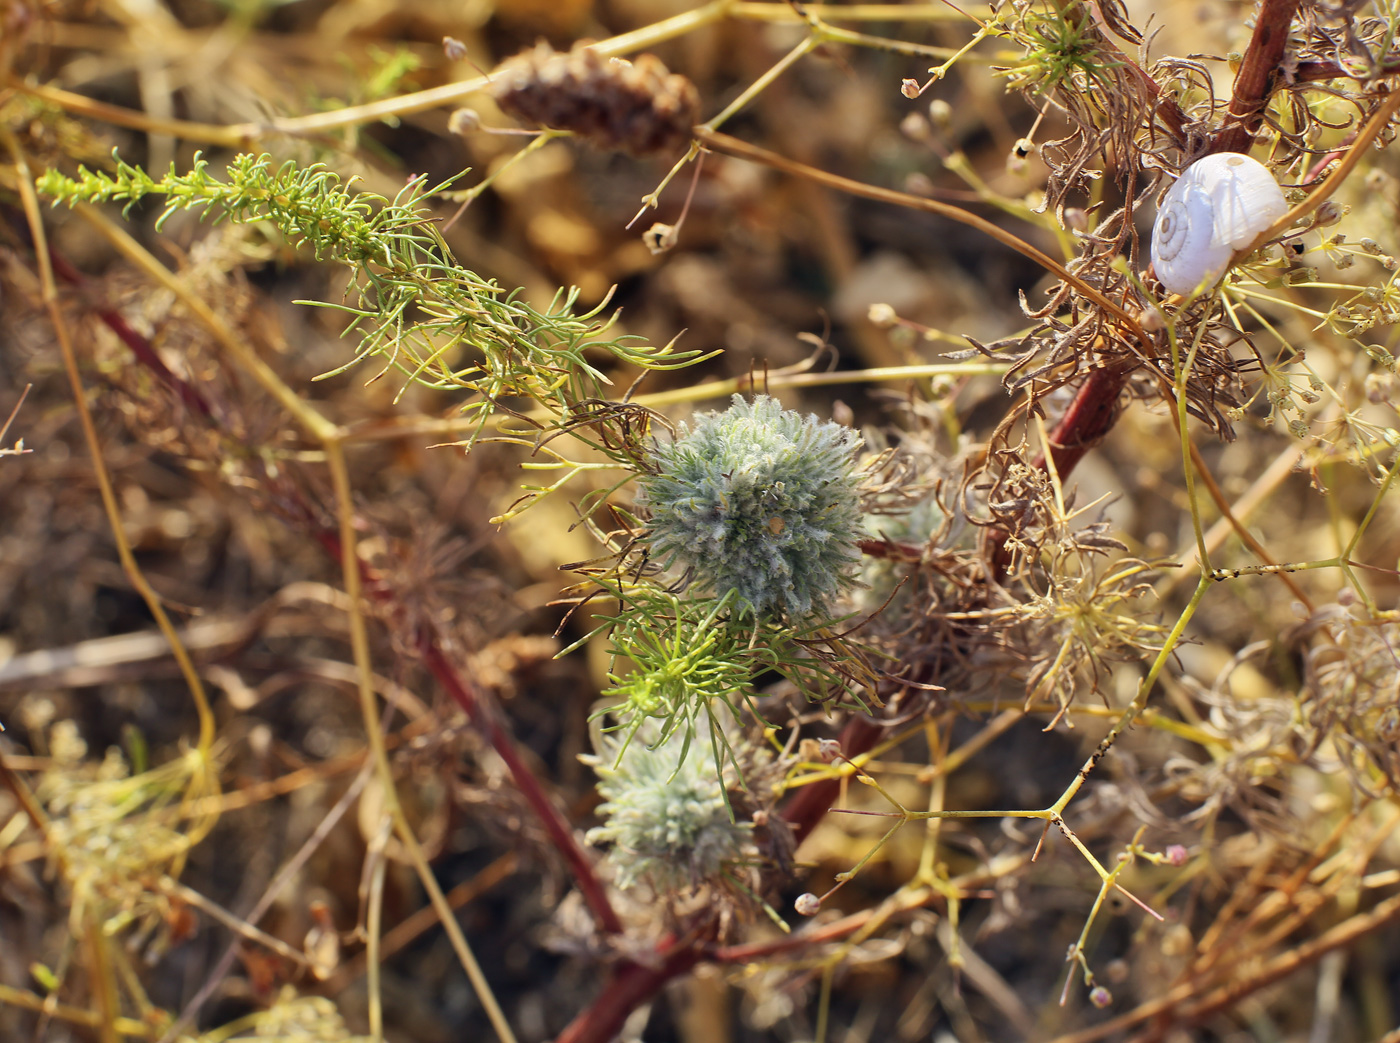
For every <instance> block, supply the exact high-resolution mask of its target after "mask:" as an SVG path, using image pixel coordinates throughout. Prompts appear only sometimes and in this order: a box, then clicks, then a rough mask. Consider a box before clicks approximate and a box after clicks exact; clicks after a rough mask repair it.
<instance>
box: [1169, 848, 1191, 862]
mask: <svg viewBox="0 0 1400 1043" xmlns="http://www.w3.org/2000/svg"><path fill="white" fill-rule="evenodd" d="M1190 857H1191V856H1190V854H1189V853H1188V852H1187V850H1186V848H1185V847H1183V846H1182V845H1181V844H1172V845H1171V846H1170V847H1168V848H1167V865H1170V866H1184V865H1185V864H1186V862H1187V860H1188V859H1190Z"/></svg>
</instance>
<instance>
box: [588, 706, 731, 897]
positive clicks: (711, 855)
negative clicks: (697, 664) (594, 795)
mask: <svg viewBox="0 0 1400 1043" xmlns="http://www.w3.org/2000/svg"><path fill="white" fill-rule="evenodd" d="M711 726H712V727H718V725H714V724H712V725H711ZM660 735H661V729H660V728H658V727H656V726H655V725H654V724H649V725H648V726H647V727H646V728H643V729H642V730H641V732H640V733H639V734H637V735H635V736H632V737H631V739H630V741H627V740H623V741H627V745H626V748H625V749H624V750H623V751H622V755H621V757H620V758H619V757H618V756H617V753H616V746H617V745H620V743H619V741H618V740H617V739H615V738H611V737H609V738H606V739H604V740H603V741H602V742H601V743H600V749H599V750H598V755H597V756H592V757H586V758H584V759H585V760H588V761H591V762H592V763H593V765H594V770H595V771H596V772H597V773H598V779H599V782H598V790H599V792H600V793H602V794H603V796H604V797H606V798H607V801H606V802H605V803H603V804H601V805H599V807H598V814H599V815H600V816H601V817H602V818H603V820H604V823H603V825H601V826H597V827H595V828H594V829H590V830H589V831H588V842H589V843H590V844H603V843H610V844H612V845H613V847H612V850H611V851H610V852H609V854H608V860H609V861H610V862H611V863H612V864H613V865H614V866H615V867H616V869H617V877H616V883H617V886H618V887H621V888H624V889H625V888H629V887H632V886H634V885H635V884H636V883H637V882H638V881H639V880H641V879H646V880H648V881H649V882H650V883H651V884H652V885H653V886H654V887H656V888H657V889H658V890H665V889H669V888H674V887H681V886H685V885H687V884H691V883H695V882H698V881H700V880H703V879H706V878H709V877H713V876H714V875H715V874H717V873H718V872H719V871H720V869H721V868H722V866H723V863H724V862H726V861H728V860H732V859H735V858H737V857H739V855H740V854H741V852H742V850H743V847H744V844H745V842H746V841H747V840H748V839H749V834H750V833H751V832H752V830H753V826H752V824H751V823H748V822H733V821H731V820H730V811H729V805H728V804H727V803H726V801H725V795H724V784H723V783H722V781H721V780H720V777H719V774H718V772H717V770H716V768H715V761H714V759H713V758H710V757H703V756H701V757H697V756H695V755H694V751H691V752H690V755H688V756H687V755H686V754H685V746H686V742H687V741H688V740H687V738H686V734H685V730H684V729H675V730H673V731H672V732H671V734H670V735H669V736H667V737H666V738H664V739H659V738H658V737H659V736H660ZM648 741H650V742H652V743H653V744H654V746H648V745H647V743H648ZM614 762H616V767H613V764H614Z"/></svg>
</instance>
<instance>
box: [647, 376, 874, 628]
mask: <svg viewBox="0 0 1400 1043" xmlns="http://www.w3.org/2000/svg"><path fill="white" fill-rule="evenodd" d="M859 441H860V440H859V438H858V436H857V435H856V434H855V432H853V431H851V430H849V429H848V428H844V427H842V426H840V425H839V424H834V423H830V422H822V421H819V420H817V418H816V417H813V416H803V415H802V414H800V413H795V412H791V411H787V410H784V409H783V407H782V406H781V405H780V404H779V403H778V401H777V400H776V399H772V398H769V397H767V396H760V397H758V398H757V399H755V400H754V401H753V402H752V403H748V402H745V401H744V400H743V398H741V397H740V396H738V395H735V396H734V404H733V405H732V406H731V407H730V408H729V409H728V410H727V411H725V412H723V413H709V414H706V415H703V416H700V417H698V418H696V420H695V426H694V429H693V430H689V431H687V430H686V428H685V427H684V426H683V427H682V428H681V435H680V436H679V437H678V438H676V439H675V440H674V441H672V442H667V443H662V444H660V445H658V446H657V448H656V454H655V458H654V461H653V465H654V468H655V471H654V473H652V474H649V475H644V476H643V477H642V480H641V486H642V493H643V501H642V502H643V503H644V505H645V506H646V507H647V509H649V510H650V512H651V525H650V527H649V529H648V535H647V540H648V542H649V544H650V547H651V550H652V552H653V553H654V555H655V556H656V557H657V558H658V559H659V562H660V564H661V565H662V566H663V567H670V566H671V565H673V564H680V565H681V566H682V567H684V568H685V569H686V570H687V572H688V573H689V574H690V576H691V578H692V579H693V581H694V582H695V583H696V585H697V586H699V587H700V588H701V589H711V590H713V591H714V592H715V594H716V595H717V596H719V597H723V596H725V595H727V594H728V593H729V592H730V591H735V592H737V594H738V597H739V598H740V599H741V601H742V602H743V603H744V604H745V605H746V606H747V607H748V608H749V609H750V610H752V612H753V613H754V614H756V615H759V616H766V615H772V614H775V613H776V614H783V615H786V616H790V617H802V616H806V615H808V614H810V613H812V612H814V611H821V610H823V609H825V608H826V607H827V606H828V605H829V603H830V602H831V600H832V599H833V598H834V597H835V596H836V595H837V594H839V593H841V592H842V591H843V590H846V589H849V588H850V587H851V586H853V585H854V582H855V578H854V574H855V571H856V568H857V566H858V565H859V561H860V553H859V550H858V548H857V541H858V540H859V539H860V538H861V537H862V536H863V535H864V529H863V519H862V515H861V510H860V495H859V489H858V487H857V476H856V468H855V451H856V448H857V446H858V444H859Z"/></svg>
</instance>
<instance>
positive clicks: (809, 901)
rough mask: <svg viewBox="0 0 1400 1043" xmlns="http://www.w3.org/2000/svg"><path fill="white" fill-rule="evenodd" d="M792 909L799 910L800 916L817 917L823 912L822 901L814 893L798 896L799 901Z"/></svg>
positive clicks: (794, 903)
mask: <svg viewBox="0 0 1400 1043" xmlns="http://www.w3.org/2000/svg"><path fill="white" fill-rule="evenodd" d="M792 907H793V908H794V909H796V910H797V915H799V916H816V915H817V913H819V912H821V908H822V900H821V899H820V898H818V897H817V896H816V895H814V894H812V892H810V891H808V892H807V893H806V894H802V895H798V896H797V900H796V901H795V902H793V903H792Z"/></svg>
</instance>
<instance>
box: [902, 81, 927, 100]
mask: <svg viewBox="0 0 1400 1043" xmlns="http://www.w3.org/2000/svg"><path fill="white" fill-rule="evenodd" d="M899 93H900V94H903V95H904V96H905V97H906V98H917V97H918V96H919V95H920V94H922V93H923V92H922V91H921V90H919V81H918V80H911V79H905V80H903V81H902V82H901V83H900V85H899Z"/></svg>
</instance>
